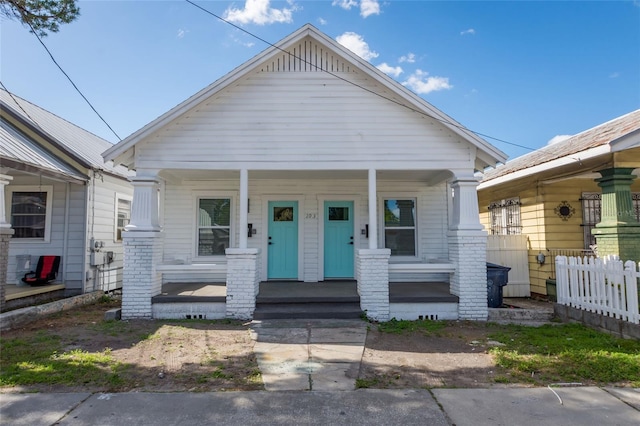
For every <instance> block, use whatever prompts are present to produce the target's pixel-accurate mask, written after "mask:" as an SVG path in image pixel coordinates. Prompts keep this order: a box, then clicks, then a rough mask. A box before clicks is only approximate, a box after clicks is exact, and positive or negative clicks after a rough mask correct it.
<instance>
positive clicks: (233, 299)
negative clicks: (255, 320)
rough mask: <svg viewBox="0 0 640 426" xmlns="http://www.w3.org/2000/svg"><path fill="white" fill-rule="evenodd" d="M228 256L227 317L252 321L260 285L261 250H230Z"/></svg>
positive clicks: (227, 252)
mask: <svg viewBox="0 0 640 426" xmlns="http://www.w3.org/2000/svg"><path fill="white" fill-rule="evenodd" d="M226 254H227V300H226V302H227V303H226V315H227V317H228V318H237V319H251V318H252V317H253V312H254V311H255V309H256V296H257V295H258V290H259V285H260V249H254V248H244V249H242V248H237V249H236V248H228V249H227V250H226Z"/></svg>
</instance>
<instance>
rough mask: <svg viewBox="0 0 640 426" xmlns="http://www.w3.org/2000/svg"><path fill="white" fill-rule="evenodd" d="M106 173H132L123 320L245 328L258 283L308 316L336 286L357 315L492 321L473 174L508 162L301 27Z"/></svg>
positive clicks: (151, 131) (140, 135)
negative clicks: (237, 323) (211, 321)
mask: <svg viewBox="0 0 640 426" xmlns="http://www.w3.org/2000/svg"><path fill="white" fill-rule="evenodd" d="M104 157H105V159H107V160H113V161H114V162H116V163H117V164H122V165H125V166H127V167H128V168H131V169H135V170H136V172H137V176H136V178H135V179H134V181H133V184H134V202H133V209H134V210H133V212H132V220H131V223H130V225H129V226H128V227H127V232H125V233H124V234H125V237H124V239H125V256H126V257H127V263H126V265H125V274H124V277H125V278H124V279H125V281H124V284H123V303H122V315H123V318H135V317H138V318H140V317H142V318H150V317H156V318H157V317H165V318H166V317H173V318H185V317H193V316H197V317H198V318H200V317H207V318H216V317H225V316H227V317H235V318H251V317H254V314H256V315H257V314H258V313H260V312H262V314H266V312H265V311H264V310H263V309H262V308H263V307H264V308H265V309H266V306H262V305H260V300H262V301H264V303H265V305H266V299H267V297H266V296H264V295H263V292H262V291H263V290H264V289H265V288H266V287H264V286H265V285H266V286H267V287H272V288H275V290H276V291H275V292H276V293H277V294H276V295H275V297H273V298H270V299H271V300H273V299H278V300H285V301H287V302H288V301H290V300H293V299H295V298H296V294H299V293H300V292H301V291H302V289H308V290H309V294H308V296H309V298H308V299H306V301H304V303H305V305H304V306H300V309H301V310H300V312H297V313H296V314H295V315H307V317H309V316H313V315H325V316H326V315H334V314H335V315H337V314H338V312H333V313H332V312H329V311H328V309H331V307H329V308H326V307H325V308H321V306H318V305H322V303H315V305H314V303H312V302H311V301H313V300H316V301H317V300H318V299H321V301H322V302H326V301H327V300H326V299H322V298H321V297H320V296H322V294H323V291H325V289H328V288H336V287H337V288H339V289H346V288H352V289H353V297H354V298H355V300H356V301H359V305H360V306H359V308H360V309H356V310H355V315H356V317H357V316H358V315H359V314H360V311H365V312H366V314H367V315H368V316H369V317H371V318H374V319H377V320H381V321H386V320H389V319H390V318H393V317H396V318H398V319H401V318H404V319H418V318H433V319H436V318H440V319H451V318H453V319H457V318H461V319H476V320H486V319H487V315H488V309H487V289H486V264H485V254H486V250H485V244H486V233H485V232H484V231H483V229H482V225H481V224H480V222H479V219H478V205H477V194H476V186H477V184H478V180H477V178H476V177H475V176H474V172H475V171H476V170H482V169H484V168H485V167H488V166H492V165H495V164H496V163H498V162H503V161H505V160H506V156H505V155H504V153H502V152H501V151H500V150H498V149H497V148H495V147H494V146H492V145H490V144H489V143H488V142H486V141H485V140H483V139H482V138H480V137H478V136H477V135H475V134H473V133H472V132H470V131H469V130H467V129H465V128H464V127H463V126H461V125H460V124H458V123H456V122H455V121H454V120H453V119H452V118H450V117H448V116H446V115H445V114H444V113H442V112H441V111H439V110H437V109H436V108H434V107H433V106H432V105H430V104H429V103H427V102H425V101H424V100H423V99H421V98H420V97H418V96H417V95H415V94H413V93H411V92H410V91H409V90H408V89H406V88H405V87H403V86H402V85H400V84H399V83H397V82H396V81H394V80H392V79H391V78H389V77H388V76H387V75H385V74H384V73H382V72H380V71H379V70H377V69H376V68H375V67H373V66H372V65H371V64H370V63H368V62H367V61H365V60H363V59H362V58H360V57H359V56H357V55H355V54H353V53H352V52H350V51H349V50H347V49H346V48H344V47H343V46H341V45H339V44H338V43H337V42H336V41H335V40H333V39H331V38H330V37H328V36H327V35H325V34H323V33H322V32H320V31H319V30H317V29H316V28H314V27H313V26H311V25H305V26H303V27H302V28H300V29H299V30H297V31H295V32H294V33H293V34H291V35H289V36H287V37H286V38H284V39H283V40H281V41H280V42H278V43H277V44H276V45H274V46H271V47H269V48H267V49H266V50H265V51H264V52H262V53H260V54H259V55H257V56H256V57H254V58H253V59H251V60H249V61H248V62H246V63H245V64H243V65H241V66H240V67H238V68H236V69H235V70H233V71H232V72H231V73H229V74H228V75H226V76H224V77H222V78H221V79H219V80H218V81H216V82H214V83H213V84H211V85H210V86H208V87H206V88H205V89H203V90H202V91H200V92H199V93H197V94H195V95H194V96H192V97H191V98H189V99H187V100H186V101H184V102H183V103H182V104H180V105H178V106H176V107H175V108H173V109H172V110H170V111H168V112H167V113H165V114H163V115H162V116H161V117H159V118H158V119H157V120H155V121H153V122H151V123H150V124H148V125H147V126H145V127H143V128H142V129H140V130H139V131H137V132H135V133H133V134H132V135H131V136H129V137H128V138H126V139H125V140H123V141H122V142H120V143H119V144H117V145H115V146H114V147H113V148H111V149H109V150H108V151H106V152H105V153H104ZM161 188H162V190H161V191H159V189H161ZM159 195H160V200H158V196H159ZM129 256H131V261H129V259H130V257H129ZM283 281H286V282H285V283H283ZM185 282H191V283H192V284H193V285H194V287H193V288H192V290H193V291H192V293H194V296H189V298H187V299H184V298H183V299H180V298H176V299H175V300H169V299H167V298H163V296H164V294H161V293H165V290H166V292H168V293H171V292H172V291H173V292H177V291H178V289H180V288H181V287H180V286H179V285H175V284H176V283H180V284H184V283H185ZM216 282H218V283H220V285H218V286H217V288H218V289H219V290H220V293H222V294H218V296H217V297H218V298H219V299H220V301H219V306H215V303H218V302H216V300H217V299H215V300H214V299H212V298H206V297H202V298H200V299H198V297H197V295H196V294H195V293H197V292H199V291H201V290H202V288H201V287H206V286H203V283H208V284H212V285H211V286H209V287H211V289H213V288H214V287H216V286H214V285H213V283H216ZM163 284H164V287H163ZM279 284H280V285H279ZM403 284H404V285H403ZM196 286H197V287H196ZM401 287H402V288H404V289H408V290H407V294H406V296H407V297H406V298H403V297H397V294H396V293H394V289H399V288H401ZM356 289H357V293H356ZM438 289H441V290H442V291H438ZM183 293H184V292H183ZM263 296H264V298H263ZM180 300H183V301H184V303H181V302H180ZM296 300H298V299H296ZM331 300H333V299H331ZM438 301H441V302H442V303H439V302H438ZM161 302H162V303H161ZM307 302H308V303H307ZM170 304H174V306H173V307H171V306H169V305H170ZM258 305H259V306H258ZM324 306H326V304H325V305H324ZM274 309H275V307H274ZM312 309H316V310H318V311H317V312H312ZM320 309H322V311H320ZM352 313H353V312H350V314H352ZM262 314H261V315H262ZM270 314H273V315H283V316H286V315H294V313H292V312H291V310H285V309H283V310H282V311H281V312H273V311H272V312H270ZM289 317H291V316H289ZM262 318H264V317H262Z"/></svg>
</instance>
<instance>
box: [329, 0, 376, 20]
mask: <svg viewBox="0 0 640 426" xmlns="http://www.w3.org/2000/svg"><path fill="white" fill-rule="evenodd" d="M331 5H332V6H339V7H341V8H343V9H344V10H351V9H352V8H354V7H358V6H360V16H362V17H363V18H366V17H368V16H371V15H380V3H379V2H378V0H360V1H358V0H333V2H331Z"/></svg>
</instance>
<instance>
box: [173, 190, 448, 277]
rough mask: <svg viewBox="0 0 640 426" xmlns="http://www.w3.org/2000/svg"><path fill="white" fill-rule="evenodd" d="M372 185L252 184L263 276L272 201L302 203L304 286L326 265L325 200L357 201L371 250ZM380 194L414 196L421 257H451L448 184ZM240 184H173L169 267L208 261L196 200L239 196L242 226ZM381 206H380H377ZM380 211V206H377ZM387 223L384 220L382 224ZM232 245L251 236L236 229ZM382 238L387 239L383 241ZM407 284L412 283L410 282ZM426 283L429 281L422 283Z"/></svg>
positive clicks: (363, 242) (361, 242) (361, 241)
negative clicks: (199, 240) (199, 242)
mask: <svg viewBox="0 0 640 426" xmlns="http://www.w3.org/2000/svg"><path fill="white" fill-rule="evenodd" d="M367 185H368V184H367V181H366V180H364V179H362V180H357V179H353V180H320V179H318V180H300V179H264V180H260V179H253V180H252V179H251V178H250V179H249V199H250V210H249V223H252V224H253V227H254V229H256V234H255V235H253V236H252V237H251V238H249V239H248V246H249V247H250V248H259V249H261V256H262V264H263V267H262V269H263V273H262V279H266V258H265V256H266V248H267V245H266V244H267V237H268V236H267V234H266V229H265V227H266V224H267V220H266V218H265V215H266V211H265V210H264V207H265V206H266V204H267V202H268V201H269V200H273V201H276V200H287V199H300V200H301V204H300V212H299V224H300V225H299V229H300V232H301V233H302V246H301V247H299V251H300V252H301V253H302V268H301V269H302V273H301V276H300V277H299V278H300V279H302V280H304V281H317V280H318V278H319V277H320V275H319V274H320V271H321V265H320V259H322V256H321V253H320V247H321V239H322V236H321V235H319V232H320V229H321V224H320V223H319V220H320V217H321V215H320V210H321V209H322V208H323V204H322V201H321V200H331V199H332V197H335V199H345V197H348V198H349V199H353V200H354V201H355V205H356V207H357V211H356V215H357V221H356V222H357V228H356V229H354V242H355V245H354V247H355V248H356V249H358V248H367V247H368V240H367V239H366V237H365V236H364V235H361V232H360V230H361V229H364V226H365V224H367V223H368V221H369V219H368V205H367V188H368V186H367ZM378 185H379V192H380V193H385V194H391V193H402V194H410V195H411V196H413V197H414V198H417V200H418V207H417V212H418V246H419V247H418V256H419V257H420V258H421V259H424V260H434V259H442V258H447V257H448V251H447V247H448V246H447V236H446V235H447V226H448V225H447V223H448V222H447V217H448V212H447V198H446V194H447V190H446V188H447V187H446V185H445V184H440V185H437V186H428V185H426V184H425V183H421V182H398V181H379V183H378ZM238 188H239V183H238V181H237V180H215V181H184V182H182V183H167V184H166V187H165V193H164V200H165V202H164V211H163V212H162V213H163V216H164V229H163V231H164V234H165V236H164V255H163V261H164V262H167V263H169V262H174V261H176V260H177V261H181V262H184V263H192V262H198V261H204V260H203V259H198V258H197V256H196V246H195V237H196V228H195V217H196V213H195V209H196V203H195V201H194V200H195V195H196V194H202V195H204V194H208V195H211V196H215V195H216V193H223V194H226V193H229V192H231V193H233V194H234V196H235V197H236V198H235V206H234V223H235V224H237V223H238V222H239V211H238V199H237V194H238ZM376 203H378V201H376ZM377 205H378V204H377ZM380 219H381V217H379V220H380ZM233 230H234V231H235V232H234V237H233V242H232V244H237V241H238V237H239V235H238V233H239V232H246V230H239V229H238V227H237V226H235V227H234V228H233ZM380 237H382V235H380ZM209 261H213V262H215V263H224V262H225V259H224V258H216V259H214V260H209ZM163 275H164V277H163V278H164V281H165V282H176V281H198V280H210V281H224V275H223V274H208V275H198V276H196V275H193V274H189V275H188V276H187V275H186V274H168V273H165V274H163ZM404 278H405V279H406V278H407V277H404ZM422 279H424V277H422Z"/></svg>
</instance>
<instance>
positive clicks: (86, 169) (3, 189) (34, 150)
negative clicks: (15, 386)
mask: <svg viewBox="0 0 640 426" xmlns="http://www.w3.org/2000/svg"><path fill="white" fill-rule="evenodd" d="M111 146H112V144H111V143H110V142H108V141H106V140H104V139H102V138H100V137H98V136H96V135H94V134H92V133H90V132H87V131H86V130H84V129H81V128H80V127H78V126H75V125H74V124H72V123H69V122H68V121H66V120H64V119H62V118H60V117H58V116H56V115H54V114H52V113H50V112H48V111H46V110H44V109H42V108H40V107H38V106H36V105H34V104H32V103H30V102H28V101H26V100H24V99H21V98H20V97H18V96H16V95H13V94H10V93H8V92H7V91H5V90H0V231H1V232H2V244H3V247H2V250H1V251H2V252H3V253H4V254H6V256H1V257H0V282H2V283H3V284H4V283H6V284H8V285H21V284H22V283H21V278H22V276H23V275H24V272H25V270H28V269H32V270H33V269H35V263H36V262H37V260H38V257H39V256H41V255H57V256H61V265H60V270H59V274H58V279H57V281H56V282H57V283H59V284H62V285H64V291H65V293H66V294H67V295H74V294H81V293H84V292H87V291H92V290H98V289H100V290H108V289H113V288H115V287H117V286H118V282H120V283H121V280H122V261H123V258H122V254H123V250H122V239H121V236H120V234H121V231H122V228H123V227H124V226H125V225H126V224H127V223H128V220H129V216H130V212H131V200H132V196H133V187H132V186H131V183H130V182H129V178H130V177H131V176H132V175H133V173H132V172H130V171H128V170H127V169H126V168H124V167H121V166H113V165H111V164H107V163H105V162H104V160H103V159H102V156H101V153H102V152H103V151H104V150H105V149H108V148H110V147H111ZM29 261H30V262H29ZM28 263H30V264H28ZM2 269H4V270H2ZM3 278H4V279H3ZM5 290H6V288H5ZM12 293H13V292H12Z"/></svg>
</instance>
